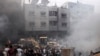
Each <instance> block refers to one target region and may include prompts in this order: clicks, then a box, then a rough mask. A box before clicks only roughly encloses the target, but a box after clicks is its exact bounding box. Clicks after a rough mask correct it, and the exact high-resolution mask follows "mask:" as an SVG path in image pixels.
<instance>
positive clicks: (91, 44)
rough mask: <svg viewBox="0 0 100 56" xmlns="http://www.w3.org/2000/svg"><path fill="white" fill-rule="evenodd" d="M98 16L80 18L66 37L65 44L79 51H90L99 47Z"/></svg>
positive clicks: (99, 26)
mask: <svg viewBox="0 0 100 56" xmlns="http://www.w3.org/2000/svg"><path fill="white" fill-rule="evenodd" d="M99 43H100V16H99V14H98V15H97V14H96V15H94V16H93V15H92V16H91V17H89V18H84V19H82V20H81V21H80V22H79V23H78V24H77V25H76V26H75V28H74V31H73V32H72V34H71V35H70V36H69V37H68V38H67V41H66V44H67V46H69V47H74V48H75V50H77V51H81V52H90V51H91V50H92V51H94V50H95V49H97V48H99V47H100V44H99Z"/></svg>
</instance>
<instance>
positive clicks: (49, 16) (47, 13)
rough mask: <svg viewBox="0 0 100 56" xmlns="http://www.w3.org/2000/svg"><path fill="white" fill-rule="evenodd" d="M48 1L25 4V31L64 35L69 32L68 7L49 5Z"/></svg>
mask: <svg viewBox="0 0 100 56" xmlns="http://www.w3.org/2000/svg"><path fill="white" fill-rule="evenodd" d="M42 2H43V1H42ZM47 3H48V1H47V2H43V3H41V4H34V3H31V4H25V7H24V8H25V11H24V12H25V31H26V32H30V33H27V34H30V35H33V36H35V35H37V36H39V35H46V36H51V37H55V36H57V35H60V36H61V35H62V36H64V35H63V34H64V33H65V34H67V19H68V16H67V14H68V10H67V8H63V7H57V6H47Z"/></svg>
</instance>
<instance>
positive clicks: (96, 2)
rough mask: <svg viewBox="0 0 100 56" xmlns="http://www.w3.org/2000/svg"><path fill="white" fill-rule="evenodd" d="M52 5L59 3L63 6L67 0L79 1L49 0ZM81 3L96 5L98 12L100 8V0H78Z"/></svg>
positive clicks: (74, 0)
mask: <svg viewBox="0 0 100 56" xmlns="http://www.w3.org/2000/svg"><path fill="white" fill-rule="evenodd" d="M49 1H50V5H53V4H55V3H56V4H57V5H58V6H61V5H62V4H63V3H65V2H77V0H49ZM78 1H79V2H81V3H84V4H90V5H93V6H94V7H95V11H96V12H98V11H99V10H100V8H99V7H100V4H99V3H100V0H78Z"/></svg>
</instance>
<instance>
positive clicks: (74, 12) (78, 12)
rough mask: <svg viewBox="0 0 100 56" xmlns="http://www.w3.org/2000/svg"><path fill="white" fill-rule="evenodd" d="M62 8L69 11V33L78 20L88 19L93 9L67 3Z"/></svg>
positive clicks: (78, 3)
mask: <svg viewBox="0 0 100 56" xmlns="http://www.w3.org/2000/svg"><path fill="white" fill-rule="evenodd" d="M63 6H64V7H66V8H68V10H69V17H70V18H69V27H70V32H72V31H73V29H74V27H75V26H76V25H77V23H78V22H79V21H80V20H82V19H84V18H87V17H89V16H90V15H91V14H93V12H94V7H93V6H92V5H88V4H83V3H80V2H77V3H73V2H68V3H65V4H64V5H63Z"/></svg>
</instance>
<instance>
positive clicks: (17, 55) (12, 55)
mask: <svg viewBox="0 0 100 56" xmlns="http://www.w3.org/2000/svg"><path fill="white" fill-rule="evenodd" d="M60 54H61V51H60V50H59V49H57V48H45V47H43V48H22V47H20V46H12V45H10V46H9V45H5V47H4V48H3V49H1V50H0V56H61V55H60Z"/></svg>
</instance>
